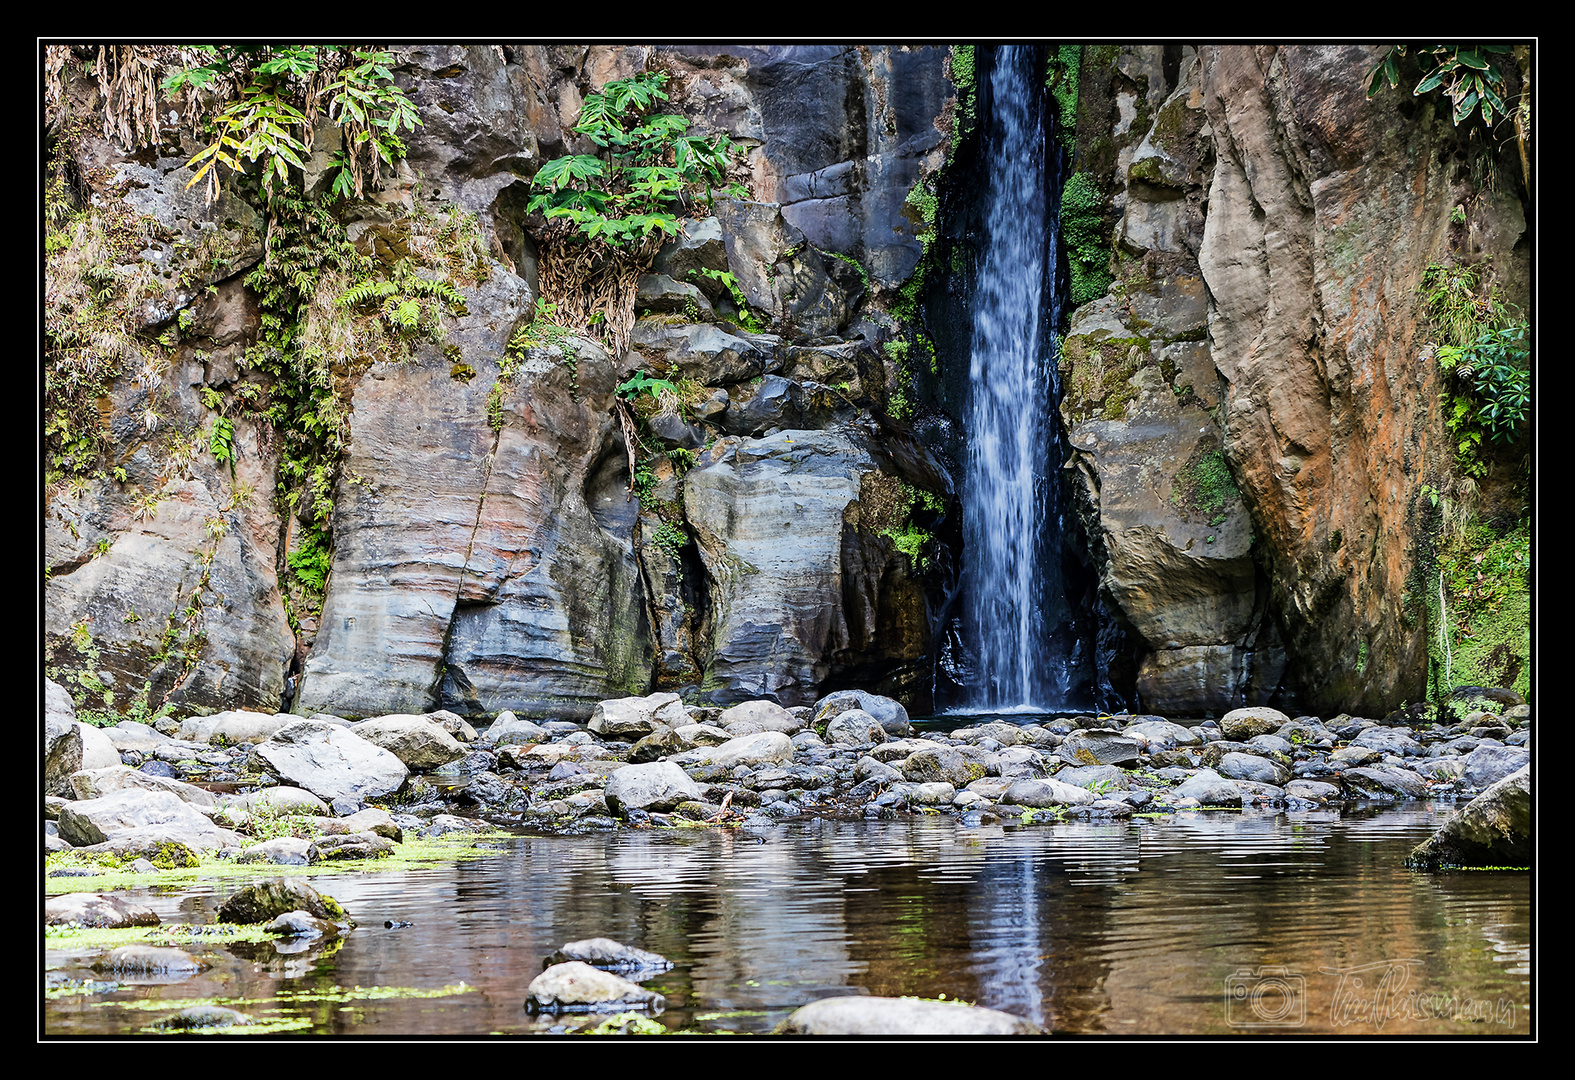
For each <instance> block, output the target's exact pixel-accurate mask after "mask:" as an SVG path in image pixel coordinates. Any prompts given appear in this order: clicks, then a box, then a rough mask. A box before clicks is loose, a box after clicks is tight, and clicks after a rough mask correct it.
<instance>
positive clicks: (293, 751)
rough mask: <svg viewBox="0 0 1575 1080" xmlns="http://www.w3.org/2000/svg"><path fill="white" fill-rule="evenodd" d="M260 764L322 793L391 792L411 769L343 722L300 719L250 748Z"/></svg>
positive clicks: (365, 795) (344, 795) (348, 795)
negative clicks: (344, 726)
mask: <svg viewBox="0 0 1575 1080" xmlns="http://www.w3.org/2000/svg"><path fill="white" fill-rule="evenodd" d="M252 757H253V759H254V760H255V761H256V762H257V763H258V765H259V767H260V768H263V769H266V770H267V771H268V772H271V773H273V774H274V775H276V776H278V777H279V778H280V779H282V780H286V781H288V782H289V783H290V784H292V785H294V786H296V787H302V788H305V789H306V790H307V791H310V792H311V793H312V794H314V795H316V796H318V797H319V798H321V799H325V800H327V801H329V802H332V801H333V800H335V799H369V798H378V797H380V796H383V795H390V794H392V793H394V792H395V791H398V790H399V789H400V787H402V786H403V785H404V783H405V779H406V777H408V776H409V775H410V774H409V770H407V769H406V768H405V765H404V763H403V762H401V761H400V760H399V758H397V757H395V756H394V755H393V754H391V753H389V752H388V751H387V750H384V749H383V748H382V747H380V746H377V745H374V744H373V743H370V742H368V741H367V740H365V739H363V738H361V737H360V736H359V735H356V734H355V733H354V732H351V731H348V730H346V729H345V728H341V727H337V726H335V725H333V724H325V723H323V722H321V721H317V720H297V721H295V722H294V723H292V724H289V725H286V726H285V727H283V728H280V729H279V730H278V731H276V732H274V734H273V735H272V736H271V737H270V738H269V739H268V741H267V742H264V743H260V744H258V746H257V747H255V748H254V749H253V750H252Z"/></svg>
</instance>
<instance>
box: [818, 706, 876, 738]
mask: <svg viewBox="0 0 1575 1080" xmlns="http://www.w3.org/2000/svg"><path fill="white" fill-rule="evenodd" d="M885 741H886V729H885V728H883V727H882V726H881V722H880V721H879V720H877V719H875V717H873V716H871V715H870V714H869V713H867V712H865V711H864V710H863V709H849V710H848V711H846V712H843V713H838V714H837V715H836V716H833V717H832V718H831V719H830V720H829V721H827V722H826V742H828V743H847V744H850V745H853V746H864V745H866V744H868V743H883V742H885Z"/></svg>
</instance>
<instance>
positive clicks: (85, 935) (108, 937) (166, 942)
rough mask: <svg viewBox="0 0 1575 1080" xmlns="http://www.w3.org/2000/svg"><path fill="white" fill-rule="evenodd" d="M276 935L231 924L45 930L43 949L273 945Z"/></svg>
mask: <svg viewBox="0 0 1575 1080" xmlns="http://www.w3.org/2000/svg"><path fill="white" fill-rule="evenodd" d="M277 937H278V935H277V934H272V933H267V932H265V931H264V930H263V928H262V927H261V926H260V925H259V926H232V925H230V924H228V923H225V924H218V923H214V924H212V925H205V926H192V925H190V924H187V923H170V924H168V925H165V926H151V927H150V926H125V927H115V928H106V927H94V926H46V927H44V947H45V948H49V949H61V950H68V951H76V950H98V949H118V948H120V947H121V946H123V945H158V946H175V947H177V948H193V947H205V946H209V945H214V946H219V945H228V944H232V943H234V942H240V941H245V942H260V941H273V940H275V939H276V938H277Z"/></svg>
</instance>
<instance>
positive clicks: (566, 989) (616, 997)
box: [525, 960, 667, 1013]
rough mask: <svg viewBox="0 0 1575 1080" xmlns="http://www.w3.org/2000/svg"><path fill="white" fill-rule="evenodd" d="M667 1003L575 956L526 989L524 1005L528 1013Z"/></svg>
mask: <svg viewBox="0 0 1575 1080" xmlns="http://www.w3.org/2000/svg"><path fill="white" fill-rule="evenodd" d="M666 1005H667V999H666V998H664V997H663V996H662V995H661V994H658V993H656V992H655V991H654V990H646V989H643V988H642V987H641V986H639V984H637V983H632V982H630V981H629V980H628V979H623V978H619V977H618V976H617V975H614V974H612V973H611V972H608V971H598V970H597V969H596V968H593V967H591V966H590V965H589V964H584V963H580V962H579V961H577V960H571V961H569V962H567V963H562V964H554V965H553V966H552V967H549V968H548V969H547V970H546V971H543V972H542V973H541V974H540V975H538V976H536V977H535V978H534V979H532V980H531V984H530V987H529V988H528V989H527V990H526V992H525V1008H526V1010H527V1011H529V1012H531V1013H539V1012H550V1013H558V1012H623V1011H625V1010H628V1009H644V1010H649V1011H651V1012H661V1011H662V1010H663V1009H664V1008H665V1007H666Z"/></svg>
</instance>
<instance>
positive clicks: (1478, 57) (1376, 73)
mask: <svg viewBox="0 0 1575 1080" xmlns="http://www.w3.org/2000/svg"><path fill="white" fill-rule="evenodd" d="M1408 49H1409V50H1414V52H1413V55H1414V56H1415V57H1416V60H1417V63H1418V64H1419V65H1420V66H1421V69H1422V78H1421V81H1419V82H1418V83H1417V84H1416V88H1415V89H1414V90H1412V91H1411V93H1412V94H1414V95H1416V96H1418V97H1420V96H1421V95H1422V94H1426V93H1429V92H1432V91H1437V92H1438V93H1440V94H1442V95H1444V96H1445V97H1446V98H1448V99H1449V103H1450V115H1451V117H1453V119H1454V122H1455V124H1456V125H1458V124H1459V123H1460V122H1461V121H1462V120H1468V119H1470V117H1471V114H1472V113H1473V112H1476V113H1478V115H1480V116H1481V117H1482V123H1483V124H1485V125H1486V126H1488V127H1489V128H1491V127H1492V126H1493V115H1494V112H1495V111H1496V112H1497V114H1498V116H1499V117H1500V119H1502V118H1503V116H1504V115H1505V113H1507V112H1508V111H1509V110H1508V109H1507V108H1506V107H1505V104H1504V75H1503V72H1502V71H1501V70H1500V69H1499V66H1498V62H1497V61H1496V60H1494V59H1493V58H1494V57H1495V56H1503V55H1505V54H1507V53H1508V52H1510V46H1508V45H1422V46H1406V45H1394V46H1391V47H1390V49H1389V51H1388V52H1387V53H1385V54H1384V58H1383V60H1381V61H1379V63H1378V64H1377V66H1375V67H1374V68H1373V69H1372V71H1370V72H1368V74H1367V96H1368V97H1369V98H1371V97H1373V96H1374V95H1376V94H1377V93H1378V92H1379V91H1380V90H1382V89H1383V88H1384V85H1385V84H1388V86H1389V88H1390V89H1394V88H1396V87H1398V86H1399V85H1400V63H1401V61H1402V60H1404V59H1405V57H1406V53H1407V51H1408Z"/></svg>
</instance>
